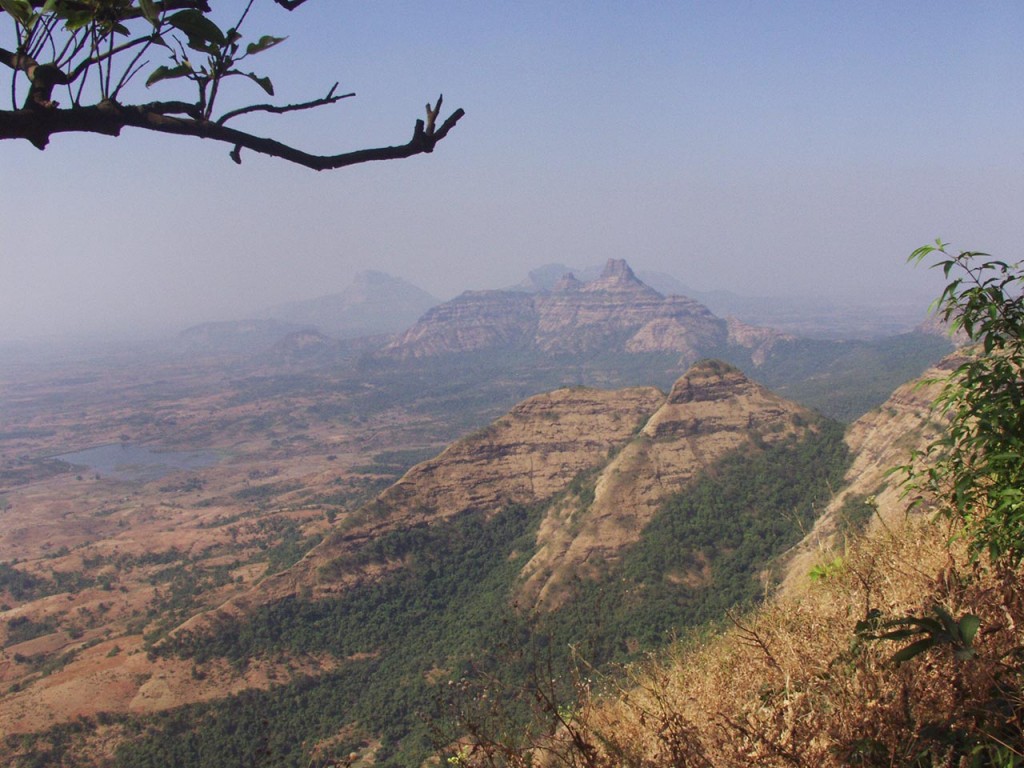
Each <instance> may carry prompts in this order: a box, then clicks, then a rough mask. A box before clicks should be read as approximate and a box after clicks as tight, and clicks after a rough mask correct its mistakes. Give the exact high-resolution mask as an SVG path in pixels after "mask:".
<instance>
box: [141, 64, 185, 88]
mask: <svg viewBox="0 0 1024 768" xmlns="http://www.w3.org/2000/svg"><path fill="white" fill-rule="evenodd" d="M190 74H192V65H191V64H179V65H178V66H176V67H165V66H163V65H160V66H159V67H157V68H156V69H154V70H153V74H151V75H150V76H149V77H148V78H147V79H146V87H147V88H149V86H151V85H153V83H159V82H160V81H161V80H171V79H172V78H175V77H186V76H187V75H190Z"/></svg>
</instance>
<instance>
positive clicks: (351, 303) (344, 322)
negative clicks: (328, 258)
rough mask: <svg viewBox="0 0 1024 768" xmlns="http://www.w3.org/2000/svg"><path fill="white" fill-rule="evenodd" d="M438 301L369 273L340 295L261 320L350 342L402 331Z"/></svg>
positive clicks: (277, 310) (278, 309) (287, 307)
mask: <svg viewBox="0 0 1024 768" xmlns="http://www.w3.org/2000/svg"><path fill="white" fill-rule="evenodd" d="M439 301H440V300H439V299H438V298H436V297H434V296H431V295H430V294H429V293H427V292H426V291H424V290H423V289H422V288H418V287H417V286H415V285H413V284H412V283H410V282H408V281H406V280H403V279H401V278H399V277H393V276H391V275H388V274H385V273H383V272H375V271H372V270H368V271H365V272H360V273H358V274H357V275H356V276H355V278H353V280H352V283H351V284H350V285H349V286H348V287H347V288H345V290H343V291H341V292H340V293H334V294H330V295H327V296H320V297H319V298H315V299H308V300H305V301H292V302H288V303H286V304H279V305H277V306H275V307H270V308H269V309H267V310H265V311H264V312H262V313H261V316H262V317H267V318H272V319H275V320H280V321H283V322H287V323H291V324H293V325H301V326H310V327H314V328H316V329H317V330H319V331H320V332H321V333H323V334H326V335H327V336H333V337H335V338H339V339H350V338H357V337H360V336H374V335H378V334H387V333H397V332H399V331H403V330H405V329H406V328H408V327H409V326H410V325H412V324H413V323H415V322H416V321H417V320H418V319H419V317H420V316H421V315H422V314H423V313H424V312H426V311H427V310H428V309H429V308H430V307H432V306H434V305H435V304H437V303H439Z"/></svg>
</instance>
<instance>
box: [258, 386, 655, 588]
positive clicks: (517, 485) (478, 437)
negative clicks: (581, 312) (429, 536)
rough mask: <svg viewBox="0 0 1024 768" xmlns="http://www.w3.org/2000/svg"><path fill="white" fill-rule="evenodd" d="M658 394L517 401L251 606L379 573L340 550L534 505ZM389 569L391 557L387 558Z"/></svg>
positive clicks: (580, 392) (596, 462) (595, 462)
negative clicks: (348, 566) (466, 516)
mask: <svg viewBox="0 0 1024 768" xmlns="http://www.w3.org/2000/svg"><path fill="white" fill-rule="evenodd" d="M663 400H664V395H663V394H662V393H661V392H659V391H658V390H657V389H655V388H653V387H635V388H629V389H624V390H618V391H603V390H597V389H589V388H583V387H577V388H567V389H559V390H556V391H554V392H550V393H546V394H542V395H537V396H535V397H531V398H529V399H528V400H526V401H524V402H522V403H520V404H519V405H518V406H516V407H515V408H513V409H512V410H511V411H510V412H509V413H508V414H506V415H505V416H504V417H502V418H501V419H498V420H497V421H495V422H494V423H493V424H491V425H490V426H488V427H486V428H485V429H483V430H480V431H479V432H477V433H476V434H474V435H471V436H469V437H467V438H465V439H463V440H460V441H458V442H456V443H454V444H453V445H451V446H450V447H449V448H448V449H446V450H445V451H444V452H442V453H441V454H440V455H438V456H437V457H436V458H434V459H431V460H429V461H426V462H423V463H421V464H418V465H416V466H415V467H413V468H412V469H410V470H409V472H407V473H406V475H405V476H404V477H403V478H402V479H401V480H399V481H398V482H397V483H396V484H395V485H393V486H391V487H390V488H388V489H387V490H386V491H384V492H383V493H382V494H381V495H380V496H378V497H377V499H376V500H374V501H373V502H371V503H370V504H369V505H367V506H366V507H364V508H363V509H362V510H360V511H358V512H357V513H356V514H355V515H354V516H353V517H352V518H351V519H350V520H349V521H348V522H347V523H346V524H345V525H344V527H342V528H341V529H339V530H338V531H336V532H335V533H334V534H332V535H331V536H329V537H328V538H327V539H326V540H325V541H324V542H323V543H322V544H320V545H319V546H318V547H316V548H314V549H313V550H312V551H311V552H310V553H309V554H308V555H307V556H306V557H305V558H303V559H302V560H301V561H300V562H299V563H298V564H296V565H295V566H294V567H293V568H291V569H290V570H289V571H286V572H284V573H282V574H279V575H277V576H274V577H271V578H269V579H267V580H265V581H264V582H263V584H262V585H261V587H260V588H259V590H258V594H257V595H254V596H253V598H254V599H253V602H254V603H262V602H266V601H268V600H274V599H280V598H281V597H283V596H286V595H289V594H295V593H296V592H298V591H300V590H301V589H302V588H303V587H305V588H306V589H307V590H311V594H312V595H313V596H319V597H322V596H326V595H330V594H336V593H338V592H339V591H344V590H346V589H348V588H350V587H351V586H353V585H354V584H358V583H361V582H363V581H365V580H366V579H372V578H375V577H376V576H379V572H377V571H375V572H374V573H363V572H359V571H356V572H350V571H345V570H344V568H343V567H342V564H343V563H344V562H345V560H346V556H347V555H349V554H351V553H352V552H354V551H356V550H358V549H359V547H361V546H363V545H364V544H366V543H367V542H369V541H372V540H373V539H374V538H378V537H380V536H382V535H384V534H385V533H387V532H388V531H392V530H396V529H402V528H409V527H411V526H414V525H416V524H419V523H423V522H431V523H436V522H438V521H441V520H446V519H450V518H452V517H454V516H457V515H459V514H461V513H464V512H468V511H475V512H479V513H482V514H483V515H484V516H485V517H486V516H489V515H493V514H495V513H497V512H499V511H500V510H501V509H502V508H503V507H505V506H508V505H510V504H533V503H536V502H538V501H542V500H545V499H548V498H550V497H551V496H552V495H554V494H555V493H557V492H559V491H561V490H562V489H564V488H565V487H566V486H567V485H568V484H569V483H570V482H571V481H572V480H573V478H575V477H576V476H577V475H578V474H579V473H581V472H584V471H587V470H591V469H593V468H595V467H599V466H600V465H602V464H603V463H605V462H606V461H607V457H608V454H609V451H615V450H617V449H619V448H621V447H622V446H623V445H625V444H626V443H627V442H628V441H629V440H630V439H631V437H632V436H633V435H635V434H636V432H637V430H638V428H639V427H640V426H641V425H642V424H643V423H645V422H646V420H647V419H648V418H649V417H650V416H651V414H653V413H654V412H655V411H656V410H657V408H658V407H659V406H660V405H661V403H662V402H663ZM394 565H395V566H396V567H397V566H398V565H399V564H397V563H396V564H394Z"/></svg>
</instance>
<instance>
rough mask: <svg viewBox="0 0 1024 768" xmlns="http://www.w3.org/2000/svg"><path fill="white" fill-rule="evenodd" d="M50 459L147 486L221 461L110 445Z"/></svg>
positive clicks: (201, 454)
mask: <svg viewBox="0 0 1024 768" xmlns="http://www.w3.org/2000/svg"><path fill="white" fill-rule="evenodd" d="M53 458H55V459H60V460H61V461H66V462H67V463H68V464H74V465H76V466H85V467H88V468H89V472H91V473H98V474H99V475H100V476H101V477H112V478H114V479H116V480H129V481H132V482H148V481H150V480H159V479H160V478H161V477H163V476H165V475H169V474H171V473H173V472H181V471H182V470H187V469H202V468H203V467H210V466H213V465H214V464H216V463H217V462H218V461H220V458H221V457H220V455H219V454H217V453H215V452H214V451H162V450H159V449H156V448H150V447H147V446H142V445H132V444H131V443H112V444H110V445H99V446H96V447H95V448H86V449H85V450H84V451H75V452H74V453H65V454H62V455H60V456H54V457H53Z"/></svg>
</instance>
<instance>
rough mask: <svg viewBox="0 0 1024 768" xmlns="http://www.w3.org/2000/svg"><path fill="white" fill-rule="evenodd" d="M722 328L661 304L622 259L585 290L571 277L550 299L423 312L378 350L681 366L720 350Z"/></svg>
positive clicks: (688, 302) (481, 295)
mask: <svg viewBox="0 0 1024 768" xmlns="http://www.w3.org/2000/svg"><path fill="white" fill-rule="evenodd" d="M727 340H728V329H727V327H726V323H725V321H724V320H721V319H720V318H717V317H715V316H714V315H713V314H712V313H711V312H710V310H708V308H707V307H705V306H704V305H702V304H700V303H699V302H696V301H694V300H692V299H688V298H685V297H683V296H669V297H665V296H662V295H661V294H660V293H658V292H657V291H655V290H654V289H653V288H651V287H650V286H648V285H645V284H644V283H643V282H642V281H640V280H639V279H638V278H637V277H636V275H635V274H634V273H633V270H632V269H630V267H629V265H628V264H627V263H626V262H625V261H624V260H622V259H610V260H609V261H608V264H607V265H606V266H605V269H604V272H602V273H601V275H600V276H599V277H598V278H597V279H596V280H593V281H591V282H588V283H583V282H580V281H579V280H577V279H576V278H575V277H574V276H573V275H572V274H571V273H569V274H565V275H563V277H562V278H561V279H559V280H558V281H557V282H555V283H554V286H553V288H552V289H551V290H549V291H541V292H534V293H525V292H522V293H520V292H515V291H473V292H467V293H464V294H462V295H461V296H459V297H458V298H456V299H454V300H453V301H450V302H447V303H445V304H442V305H440V306H438V307H435V308H433V309H432V310H430V311H429V312H427V313H426V314H425V315H424V316H423V317H422V318H421V319H420V321H419V322H418V323H416V325H414V326H413V327H412V328H410V329H409V330H408V331H407V332H406V333H404V334H402V335H401V336H400V337H399V338H398V339H396V340H395V341H394V342H392V343H391V344H390V345H388V347H387V348H386V349H385V350H384V354H385V355H387V356H393V357H399V358H421V357H430V356H437V355H444V354H461V353H466V352H480V351H501V350H503V349H510V348H519V349H528V350H533V351H536V352H540V353H544V354H549V355H578V354H589V353H594V352H623V353H644V352H666V353H672V354H678V355H679V356H680V357H681V358H682V362H683V364H684V365H686V364H689V363H691V362H693V361H694V360H696V359H697V358H698V357H700V356H701V355H706V354H708V353H709V352H711V351H713V350H717V349H720V348H722V346H723V345H724V344H726V342H727Z"/></svg>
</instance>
